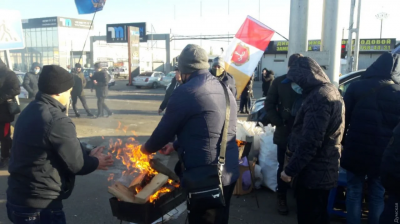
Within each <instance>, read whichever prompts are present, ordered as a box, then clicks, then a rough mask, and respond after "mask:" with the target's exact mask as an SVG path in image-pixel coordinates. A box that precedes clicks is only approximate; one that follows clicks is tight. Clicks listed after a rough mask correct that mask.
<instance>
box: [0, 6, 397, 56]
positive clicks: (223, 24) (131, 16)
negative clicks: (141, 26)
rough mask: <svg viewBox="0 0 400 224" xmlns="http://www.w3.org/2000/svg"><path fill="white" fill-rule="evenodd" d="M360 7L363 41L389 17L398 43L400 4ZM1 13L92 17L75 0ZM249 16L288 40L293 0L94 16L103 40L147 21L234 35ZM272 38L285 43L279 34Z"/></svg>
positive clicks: (315, 29) (317, 28)
mask: <svg viewBox="0 0 400 224" xmlns="http://www.w3.org/2000/svg"><path fill="white" fill-rule="evenodd" d="M259 3H260V5H259ZM322 3H323V1H322V0H310V10H309V12H310V14H309V31H308V35H309V38H308V39H320V37H321V23H322ZM362 3H363V5H362V12H361V18H362V19H361V38H379V34H380V20H378V19H376V18H375V15H376V14H378V13H380V12H386V13H388V14H389V18H388V19H386V20H385V21H384V22H383V37H384V38H396V39H400V29H399V21H400V13H398V11H399V9H400V0H362ZM340 4H341V7H340V21H339V24H340V29H341V30H342V29H343V28H344V29H345V32H344V35H345V38H347V35H348V34H347V30H346V29H347V28H348V26H349V15H350V0H340ZM228 5H229V7H228ZM259 6H260V7H259ZM0 8H1V9H14V10H19V11H20V12H21V14H22V18H23V19H29V18H40V17H50V16H65V17H72V18H80V19H92V17H93V15H79V14H78V12H77V10H76V7H75V3H74V0H0ZM228 9H229V10H228ZM259 12H261V13H259ZM247 15H250V16H253V17H254V18H256V19H258V18H259V19H260V20H261V22H263V23H265V24H266V25H268V26H270V27H271V28H273V29H275V30H276V31H278V32H279V33H281V34H282V35H283V36H285V37H288V36H289V18H290V0H279V1H277V0H261V1H259V0H107V3H106V5H105V7H104V10H103V11H101V12H98V13H97V14H96V18H95V21H94V24H95V25H94V26H95V30H96V33H101V34H102V35H105V33H106V24H108V23H125V22H147V24H148V29H149V30H150V28H151V26H153V27H154V30H155V33H169V32H172V34H177V35H200V34H205V35H207V34H227V33H230V34H234V33H236V32H237V30H238V29H239V27H240V25H241V24H242V22H243V21H244V19H245V18H246V16H247ZM273 39H275V40H282V39H283V38H282V37H280V36H278V35H275V36H274V38H273ZM191 42H193V43H196V44H202V45H203V47H204V48H206V50H209V48H210V46H212V47H213V48H214V49H219V47H224V48H226V47H227V44H228V43H227V42H224V41H202V42H200V41H199V40H196V41H191ZM186 43H187V42H183V41H179V42H177V43H176V45H177V46H179V47H182V46H183V45H185V44H186ZM214 51H215V50H214Z"/></svg>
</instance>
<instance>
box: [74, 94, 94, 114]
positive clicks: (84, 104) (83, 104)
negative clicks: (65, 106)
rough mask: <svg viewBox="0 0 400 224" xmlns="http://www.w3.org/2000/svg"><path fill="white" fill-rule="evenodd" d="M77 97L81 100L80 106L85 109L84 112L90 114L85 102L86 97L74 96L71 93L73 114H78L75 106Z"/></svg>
mask: <svg viewBox="0 0 400 224" xmlns="http://www.w3.org/2000/svg"><path fill="white" fill-rule="evenodd" d="M78 98H79V100H80V101H81V103H82V106H83V108H84V109H85V111H86V113H87V114H91V113H90V110H89V107H88V105H87V103H86V98H85V96H74V95H71V99H72V108H73V109H74V112H75V114H78V109H77V108H76V104H77V103H78Z"/></svg>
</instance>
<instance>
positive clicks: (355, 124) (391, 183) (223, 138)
mask: <svg viewBox="0 0 400 224" xmlns="http://www.w3.org/2000/svg"><path fill="white" fill-rule="evenodd" d="M399 58H400V56H399V55H398V54H391V53H385V54H383V55H382V56H380V57H379V58H378V60H377V61H376V62H374V63H373V64H372V65H371V66H370V67H369V68H368V69H367V70H366V71H365V72H364V73H363V74H362V75H361V77H360V80H359V81H357V82H354V83H352V84H350V86H349V88H348V89H347V91H346V93H345V95H344V97H342V96H341V93H340V92H339V90H338V88H337V87H336V86H335V85H333V84H332V83H331V82H330V80H329V78H328V76H327V75H326V74H325V72H324V70H323V69H322V68H321V67H320V66H319V65H318V63H317V62H316V61H314V60H313V59H311V58H309V57H305V56H303V55H301V54H293V55H291V56H290V58H289V60H288V72H287V74H286V75H284V76H280V77H274V74H273V72H272V71H269V70H267V69H264V70H263V72H262V82H263V94H264V95H265V96H266V101H265V109H266V111H267V116H268V120H269V121H270V122H271V123H272V125H274V126H275V127H276V131H275V133H274V143H275V144H276V145H277V146H278V153H277V155H278V156H277V160H278V162H279V167H278V171H277V177H278V180H279V181H278V188H277V196H278V198H277V210H278V212H279V213H280V214H281V215H287V214H288V213H289V209H288V206H287V191H288V189H289V187H292V188H293V189H294V191H295V195H296V201H297V219H298V223H299V224H326V223H329V222H330V221H329V215H328V211H327V206H328V197H329V193H330V190H331V189H334V188H335V187H336V186H337V182H338V174H339V167H342V168H344V169H345V170H346V171H347V190H346V205H347V206H346V207H347V222H348V223H349V224H358V223H360V220H361V211H362V206H361V203H362V199H363V186H364V183H365V182H366V183H367V184H368V193H367V195H368V196H369V197H368V205H369V214H368V219H369V223H372V224H375V223H376V224H388V223H396V217H397V222H398V221H399V220H398V204H399V203H400V184H399V183H400V168H399V167H400V151H399V150H400V85H399V83H400V63H399V62H400V60H399ZM75 69H76V70H75V71H74V72H72V73H69V72H68V71H67V70H65V69H63V68H61V67H59V66H56V65H46V66H44V67H43V68H41V67H40V65H38V64H34V66H32V70H31V71H30V72H29V73H28V74H27V75H26V76H25V80H24V84H23V85H24V86H26V88H27V90H28V89H29V90H28V91H29V94H30V98H32V102H31V103H30V104H29V105H28V106H27V107H26V108H25V109H24V110H23V111H22V113H21V114H20V116H19V118H18V120H17V122H16V124H15V132H14V137H13V141H12V143H11V138H10V122H12V121H13V119H14V116H12V115H10V114H8V113H9V109H8V103H9V101H10V100H12V99H13V98H14V97H15V96H17V95H18V94H19V83H17V81H18V80H17V79H16V75H15V73H14V72H12V71H11V70H9V69H8V68H7V67H6V65H5V64H4V63H2V62H1V61H0V130H1V131H2V133H0V134H1V136H0V137H1V162H2V163H5V162H4V161H6V160H7V161H8V158H9V154H10V152H11V159H10V160H9V164H8V170H9V173H10V176H9V179H8V189H7V214H8V217H9V219H10V220H11V221H12V222H14V223H31V221H32V220H38V219H39V217H40V220H43V221H47V222H48V223H50V222H52V223H53V222H55V223H66V219H65V214H64V212H63V209H62V201H63V200H65V199H67V198H68V197H69V196H70V195H71V192H72V190H73V187H74V179H75V176H76V175H86V174H89V173H91V172H93V171H94V170H96V169H99V170H104V169H107V167H109V166H111V165H113V159H112V158H111V156H107V155H105V154H103V153H102V150H103V149H102V148H96V149H94V150H92V151H90V150H87V149H86V148H85V147H83V145H81V144H80V141H79V140H78V138H77V134H76V129H75V125H74V123H73V121H72V120H71V119H70V118H69V117H68V116H67V115H66V113H65V110H66V106H65V105H67V104H68V103H69V99H70V97H72V101H73V109H74V112H75V114H76V116H77V117H79V116H80V115H79V113H78V112H77V109H76V103H77V99H78V98H79V99H80V100H81V102H82V104H83V107H84V108H85V110H86V112H87V115H88V116H92V114H91V113H90V110H89V109H88V108H87V105H86V102H85V101H86V100H85V97H84V94H83V88H84V86H85V85H86V83H85V80H84V79H85V78H84V77H83V76H82V73H81V72H82V70H81V66H80V65H79V64H77V65H76V66H75ZM95 69H96V72H95V73H94V74H93V76H92V77H91V79H92V80H93V83H94V85H95V89H96V96H97V98H98V101H97V104H98V113H97V117H100V116H104V112H103V110H106V112H107V115H108V116H110V115H112V112H111V111H110V110H109V109H108V107H107V105H106V104H105V102H104V99H105V98H106V96H107V83H108V80H107V78H108V75H107V73H106V72H104V71H103V70H102V69H101V67H100V64H96V65H95ZM175 71H176V76H175V79H173V81H172V84H171V85H170V87H169V88H168V89H167V94H166V96H165V99H164V101H163V103H162V104H161V106H160V108H159V113H161V112H163V111H165V114H164V116H163V117H162V118H161V121H160V123H159V124H158V126H157V127H156V129H155V130H154V132H153V134H152V135H151V136H150V138H149V139H148V141H147V142H146V143H145V144H144V145H143V146H142V147H141V151H142V153H144V154H152V153H154V152H157V151H159V152H160V153H161V154H165V155H168V154H170V153H171V152H173V151H176V152H177V153H178V155H179V158H180V161H179V162H178V164H177V165H176V167H175V172H176V173H177V174H178V175H179V176H180V178H181V180H182V187H183V188H185V189H186V191H187V192H188V195H189V197H188V201H187V202H188V203H187V205H188V210H189V213H188V220H189V223H191V224H196V223H199V224H200V223H201V224H206V223H216V224H227V223H228V222H229V208H230V200H231V196H232V194H233V190H234V187H235V185H236V182H237V180H238V178H239V162H238V157H239V152H238V146H237V143H236V123H237V113H238V111H239V112H246V111H245V110H246V107H247V110H248V109H249V108H248V107H249V106H248V102H249V99H250V97H251V95H252V91H251V86H252V79H250V81H249V84H248V85H247V87H246V89H245V90H244V91H243V93H242V95H241V99H242V100H243V102H241V103H240V107H239V110H238V107H237V104H236V94H237V90H236V85H235V80H234V78H233V76H232V75H230V74H229V73H227V72H226V70H225V64H224V62H223V60H222V59H221V58H216V59H215V60H214V62H213V64H212V68H211V70H210V68H209V64H208V55H207V53H206V51H205V50H204V49H202V48H201V47H200V46H197V45H193V44H190V45H187V46H186V47H185V48H184V49H183V51H182V53H181V54H180V56H179V65H178V67H177V68H175ZM242 100H241V101H242ZM396 126H397V127H396ZM10 149H11V150H10ZM7 163H8V162H7ZM195 183H196V184H195ZM289 183H290V185H289ZM199 192H201V194H199ZM385 193H386V195H387V197H388V198H387V200H386V204H385V200H384V195H385ZM193 195H195V196H194V197H192V196H193ZM396 206H397V207H396Z"/></svg>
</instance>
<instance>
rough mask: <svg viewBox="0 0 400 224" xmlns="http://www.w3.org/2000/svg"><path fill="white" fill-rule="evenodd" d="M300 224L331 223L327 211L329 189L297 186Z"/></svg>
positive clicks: (298, 219) (298, 220)
mask: <svg viewBox="0 0 400 224" xmlns="http://www.w3.org/2000/svg"><path fill="white" fill-rule="evenodd" d="M296 195H297V222H298V224H329V215H328V211H327V207H328V197H329V190H321V189H308V188H306V187H304V186H303V185H301V184H297V186H296Z"/></svg>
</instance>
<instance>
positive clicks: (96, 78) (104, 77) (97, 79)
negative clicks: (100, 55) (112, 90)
mask: <svg viewBox="0 0 400 224" xmlns="http://www.w3.org/2000/svg"><path fill="white" fill-rule="evenodd" d="M94 69H95V71H96V72H95V73H94V75H93V76H92V77H91V79H92V80H93V84H94V88H95V89H96V96H97V108H98V112H97V117H103V116H104V111H103V110H104V109H105V110H106V112H107V116H106V117H109V116H111V115H113V113H112V112H111V110H110V109H109V108H108V107H107V105H106V103H105V102H104V101H105V100H106V97H107V95H108V82H109V81H110V78H109V75H108V73H107V71H106V70H102V69H101V64H100V63H96V64H94Z"/></svg>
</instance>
